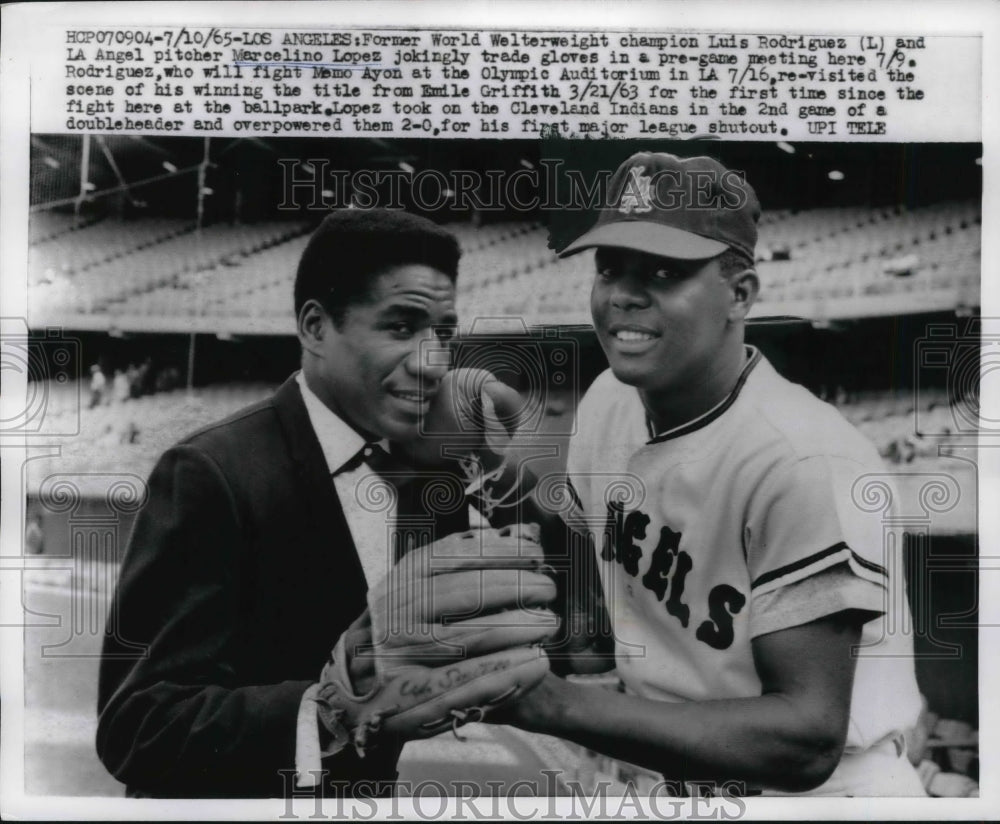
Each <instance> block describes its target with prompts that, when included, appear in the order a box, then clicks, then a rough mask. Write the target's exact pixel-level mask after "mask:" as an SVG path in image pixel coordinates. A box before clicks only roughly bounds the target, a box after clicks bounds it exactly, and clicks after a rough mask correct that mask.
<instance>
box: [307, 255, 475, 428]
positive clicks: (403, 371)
mask: <svg viewBox="0 0 1000 824" xmlns="http://www.w3.org/2000/svg"><path fill="white" fill-rule="evenodd" d="M456 323H457V316H456V314H455V285H454V283H453V282H452V281H451V279H450V278H449V277H448V276H447V275H446V274H444V273H443V272H440V271H438V270H437V269H434V268H431V267H429V266H424V265H420V264H407V265H402V266H392V267H389V268H387V269H384V270H383V271H382V272H380V273H379V274H377V275H375V276H373V278H372V280H371V283H370V286H369V290H368V294H367V295H366V296H365V297H363V298H362V299H361V300H360V301H358V302H355V303H352V304H351V305H349V306H348V307H347V309H346V312H345V313H344V316H343V318H342V319H341V321H340V323H339V324H336V323H334V321H333V318H331V316H330V315H329V313H328V312H327V311H326V310H325V309H324V308H323V307H322V306H321V305H320V303H319V302H318V301H315V300H311V301H308V302H307V303H306V304H305V305H304V306H303V307H302V310H301V312H300V313H299V339H300V341H301V342H302V347H303V353H304V354H303V363H302V368H303V371H304V374H305V378H306V381H307V383H308V385H309V387H310V389H312V391H313V392H315V393H316V395H317V396H318V397H319V398H320V400H322V401H323V402H324V403H325V404H326V405H327V406H328V407H330V409H332V410H333V411H334V412H336V413H337V414H338V415H339V416H340V417H341V418H343V419H344V420H345V421H346V422H347V423H348V424H350V425H351V426H352V427H354V428H355V429H357V430H358V431H360V432H362V433H363V434H365V435H368V436H373V437H374V438H388V439H390V440H393V441H398V442H402V443H405V442H407V441H409V440H412V439H413V438H416V437H417V436H418V434H419V427H420V418H421V416H422V415H423V414H424V413H425V412H426V411H427V409H428V408H429V406H430V402H431V399H432V398H433V397H434V395H435V394H436V393H437V391H438V388H439V387H440V383H441V378H442V377H444V375H445V373H446V372H447V371H448V365H447V363H448V358H447V352H446V350H447V341H448V339H449V338H450V337H451V336H452V335H453V332H454V326H455V324H456Z"/></svg>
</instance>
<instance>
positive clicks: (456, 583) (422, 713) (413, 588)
mask: <svg viewBox="0 0 1000 824" xmlns="http://www.w3.org/2000/svg"><path fill="white" fill-rule="evenodd" d="M542 567H543V559H542V550H541V547H539V546H538V545H537V544H536V543H535V542H533V541H532V540H530V539H529V538H528V537H526V536H525V534H524V530H522V529H516V530H514V529H505V530H500V531H496V530H473V531H470V532H467V533H463V534H462V535H455V536H450V537H448V538H444V539H442V540H440V541H437V542H435V543H433V544H430V545H428V546H425V547H422V548H421V549H419V550H416V551H415V552H412V553H411V554H409V555H407V556H406V557H405V558H403V559H402V560H401V561H400V562H399V563H398V564H396V566H395V567H393V568H392V569H391V570H390V571H389V573H388V574H387V575H386V577H385V579H384V580H383V581H382V582H380V583H379V584H378V585H376V586H375V587H374V588H373V589H372V590H371V591H370V592H369V597H368V603H369V606H368V611H367V615H368V618H367V619H366V618H365V616H362V617H361V618H359V620H358V621H355V623H354V624H352V626H351V627H350V628H349V629H348V630H347V631H346V632H345V633H344V634H343V635H342V636H341V638H340V640H339V641H338V643H337V646H336V648H335V650H334V653H333V656H332V660H331V662H330V663H329V664H328V665H327V666H326V667H325V668H324V670H323V673H322V675H321V678H320V695H319V699H318V702H319V717H320V720H321V721H322V722H323V724H324V726H326V728H327V729H328V730H329V732H330V733H331V734H332V735H333V736H334V740H335V742H339V744H340V745H344V744H346V743H347V742H348V740H349V739H353V741H354V744H355V746H356V747H357V748H358V749H359V751H361V752H363V750H364V748H365V746H366V745H368V743H369V739H370V738H373V737H376V736H377V735H378V734H388V735H392V736H398V737H400V738H402V739H403V740H408V739H413V738H425V737H427V736H430V735H436V734H437V733H439V732H441V731H442V730H444V729H448V728H449V727H457V726H458V725H460V724H463V723H465V722H466V721H470V720H477V721H478V720H483V719H484V717H485V715H486V713H487V712H488V711H490V710H492V709H494V708H495V707H498V706H501V705H504V704H506V703H508V702H510V701H513V700H515V699H517V698H519V697H520V696H522V695H523V694H524V693H526V692H527V691H529V690H531V689H532V688H533V687H535V686H536V685H537V684H538V683H539V681H541V679H542V678H543V676H544V675H545V674H546V673H547V672H548V670H549V665H548V659H547V658H546V656H545V653H544V652H543V651H542V650H541V649H540V648H539V647H538V646H537V645H539V644H541V643H543V642H544V641H546V640H549V639H550V638H551V637H553V635H554V634H555V633H556V631H557V630H558V626H559V624H558V620H557V618H556V616H555V615H554V614H553V613H552V612H550V611H549V610H547V609H546V608H545V607H547V605H549V604H550V603H551V602H552V600H553V599H554V598H555V596H556V588H555V585H554V584H553V582H552V581H551V579H550V578H548V577H547V576H546V575H545V574H543V573H542V572H540V571H539V570H540V569H541V568H542ZM366 632H367V633H370V636H369V637H368V638H366V637H365V636H366ZM359 640H360V641H361V643H359Z"/></svg>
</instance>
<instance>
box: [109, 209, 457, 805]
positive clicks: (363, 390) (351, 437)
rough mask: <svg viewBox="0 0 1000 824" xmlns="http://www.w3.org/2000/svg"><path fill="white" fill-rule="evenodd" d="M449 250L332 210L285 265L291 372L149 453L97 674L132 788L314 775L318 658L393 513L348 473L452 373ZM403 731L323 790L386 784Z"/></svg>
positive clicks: (116, 766)
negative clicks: (293, 325)
mask: <svg viewBox="0 0 1000 824" xmlns="http://www.w3.org/2000/svg"><path fill="white" fill-rule="evenodd" d="M459 255H460V251H459V247H458V243H457V241H456V239H455V238H454V237H453V236H452V235H451V234H450V233H448V232H446V231H444V230H443V229H441V228H439V227H437V226H435V225H434V224H433V223H431V222H430V221H427V220H424V219H422V218H418V217H416V216H413V215H407V214H405V213H401V212H388V211H383V210H372V211H368V212H361V211H353V210H352V211H342V212H337V213H333V214H332V215H330V216H328V217H327V218H326V220H325V221H324V222H323V224H321V226H320V228H319V229H318V230H317V232H316V233H315V234H314V235H313V237H312V239H311V240H310V242H309V244H308V246H307V248H306V250H305V252H304V253H303V256H302V259H301V261H300V264H299V268H298V273H297V276H296V283H295V310H296V315H297V319H298V336H299V339H300V342H301V344H302V370H301V372H300V373H298V374H297V375H295V376H293V377H292V378H290V379H289V380H288V381H287V382H286V383H285V384H284V385H283V386H282V387H281V388H279V389H278V390H277V392H276V393H275V394H274V396H273V397H271V398H269V399H267V400H265V401H262V402H260V403H257V404H255V405H253V406H251V407H249V408H247V409H245V410H243V411H241V412H238V413H237V414H235V415H233V416H231V417H230V418H228V419H226V420H224V421H222V422H220V423H217V424H214V425H212V426H209V427H207V428H205V429H203V430H201V431H200V432H198V433H196V434H194V435H192V436H190V437H189V438H187V439H186V440H184V441H183V442H181V443H180V444H178V445H177V446H175V447H173V448H172V449H170V450H168V451H167V452H166V453H165V454H164V455H163V456H162V458H161V459H160V461H159V462H158V464H157V465H156V467H155V469H154V470H153V473H152V475H151V477H150V480H149V498H148V503H147V505H146V506H145V508H144V509H143V510H142V512H141V513H140V515H139V517H138V518H137V521H136V524H135V528H134V530H133V534H132V536H131V539H130V544H129V547H128V550H127V553H126V556H125V560H124V562H123V566H122V570H121V577H120V581H119V586H118V591H117V594H116V598H115V601H114V604H113V610H114V611H115V613H116V614H115V615H114V616H113V617H114V620H109V622H108V627H109V629H108V631H107V632H106V635H105V641H104V650H103V659H102V663H101V672H100V687H99V699H98V702H99V707H98V708H99V712H100V720H99V726H98V733H97V750H98V754H99V755H100V757H101V760H102V761H103V763H104V764H105V766H106V767H107V768H108V770H109V771H110V772H111V773H112V774H113V775H114V776H115V777H117V778H118V779H119V780H121V781H123V782H124V783H125V784H126V785H127V790H128V794H129V795H133V796H158V797H201V798H204V797H275V796H279V797H280V796H288V795H291V794H295V795H298V794H300V793H301V792H302V789H301V785H302V784H303V783H308V782H302V780H301V779H302V774H301V772H297V767H298V769H299V770H301V769H302V764H301V762H302V761H303V759H305V760H306V761H309V760H310V758H312V759H313V760H314V761H315V759H316V756H317V755H318V753H319V752H320V750H321V749H322V747H321V745H320V744H317V743H316V741H314V740H312V739H317V738H318V737H319V736H320V735H321V734H322V732H323V731H322V729H320V730H319V732H317V726H318V725H317V720H316V718H317V717H316V711H315V708H314V706H313V704H312V703H310V702H311V699H312V698H314V697H315V694H316V683H317V680H318V679H319V676H320V672H321V670H323V668H324V663H325V662H327V660H328V659H329V657H330V655H331V649H332V648H333V647H334V644H335V642H336V641H337V640H338V638H340V637H341V636H342V635H345V633H346V635H345V637H347V636H351V633H354V634H355V635H356V634H357V633H358V632H361V630H359V629H358V626H359V623H358V620H357V619H358V618H359V616H360V615H362V614H363V613H364V611H365V609H366V593H367V592H368V589H369V587H370V586H373V585H374V583H375V582H376V581H377V580H379V579H380V578H382V577H383V576H384V575H385V572H386V569H387V567H388V566H390V565H391V564H392V560H391V558H390V557H389V556H388V553H387V547H388V542H387V527H386V524H387V522H388V519H387V515H386V512H384V511H379V510H378V508H377V507H374V506H369V505H366V504H365V503H364V501H363V500H361V499H362V498H363V496H362V495H361V494H360V493H359V492H358V490H359V487H358V482H359V477H360V476H359V473H363V472H369V473H370V469H368V468H366V467H365V466H364V462H365V461H366V460H367V459H368V458H370V457H371V454H372V450H373V449H377V447H378V445H379V444H380V443H381V444H382V445H387V443H388V442H392V443H396V444H404V445H405V444H406V443H412V442H414V441H415V440H416V439H417V438H418V437H419V432H420V421H421V418H422V416H423V415H424V414H425V413H426V412H427V410H428V407H429V405H430V402H431V400H432V399H433V397H434V395H435V393H436V392H437V391H438V390H439V388H440V386H441V381H442V379H443V378H444V376H445V373H446V371H447V368H448V367H447V365H446V364H447V361H446V358H444V357H434V355H435V354H438V355H440V354H443V351H442V352H438V351H437V350H444V349H445V348H446V347H447V339H448V337H449V336H450V334H451V330H452V329H453V328H454V326H455V324H456V320H457V319H456V315H455V309H454V299H455V278H456V273H457V265H458V259H459ZM430 514H431V515H432V516H433V517H434V519H435V520H434V525H433V526H432V527H431V528H430V529H431V537H432V538H434V537H438V536H440V535H446V534H448V533H450V532H453V531H454V530H456V529H463V528H467V527H468V507H467V506H457V507H451V508H450V509H449V511H448V512H446V513H444V515H442V514H441V513H440V512H439V513H430ZM113 628H118V629H117V630H115V629H113ZM351 637H354V636H351ZM137 648H142V649H144V650H145V651H144V653H142V654H140V655H138V656H137V655H136V653H135V650H136V649H137ZM345 648H347V649H351V648H352V645H351V644H347V645H346V647H345ZM364 666H365V665H364V664H362V663H359V662H358V661H356V660H354V659H352V660H351V661H350V663H349V671H350V674H351V678H352V679H354V678H357V679H359V680H360V681H361V682H365V679H366V678H367V679H370V676H371V673H370V672H366V671H365V669H364ZM369 666H370V665H369ZM324 672H325V670H324ZM402 743H403V742H402V741H400V740H395V739H393V740H387V741H384V742H382V743H381V746H379V747H377V748H375V749H372V750H369V751H368V753H367V755H366V757H364V758H359V755H358V754H357V753H356V752H355V750H354V749H353V748H351V747H345V748H341V749H340V750H339V751H338V752H336V753H335V754H334V755H332V756H329V757H327V758H325V759H324V760H323V761H322V767H323V769H324V770H325V771H326V778H327V781H328V783H327V785H326V786H325V787H324V786H323V785H322V782H321V784H320V786H319V787H317V789H316V791H317V792H323V791H325V792H327V793H331V792H335V793H339V794H345V793H350V792H352V791H353V789H354V788H356V787H357V785H358V782H359V781H362V780H364V781H366V782H380V783H377V784H374V783H370V784H367V785H366V786H367V788H366V790H365V792H366V793H367V794H379V793H385V792H386V791H387V788H389V787H391V781H392V780H393V779H394V778H395V775H396V762H397V760H398V756H399V753H400V750H401V748H402ZM328 751H329V750H328V749H322V752H324V753H325V752H328ZM303 753H305V755H303ZM310 753H311V755H310ZM329 782H333V785H332V786H331V785H330V783H329ZM373 787H374V789H373Z"/></svg>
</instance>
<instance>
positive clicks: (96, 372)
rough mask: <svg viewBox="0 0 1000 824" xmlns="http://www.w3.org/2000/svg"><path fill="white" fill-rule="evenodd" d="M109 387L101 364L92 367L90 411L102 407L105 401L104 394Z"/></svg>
mask: <svg viewBox="0 0 1000 824" xmlns="http://www.w3.org/2000/svg"><path fill="white" fill-rule="evenodd" d="M107 387H108V379H107V378H105V377H104V373H103V372H102V371H101V367H100V364H96V363H95V364H94V365H93V366H91V367H90V405H89V406H88V407H87V408H88V409H93V408H94V407H95V406H100V405H101V403H102V402H103V401H104V393H105V391H106V390H107Z"/></svg>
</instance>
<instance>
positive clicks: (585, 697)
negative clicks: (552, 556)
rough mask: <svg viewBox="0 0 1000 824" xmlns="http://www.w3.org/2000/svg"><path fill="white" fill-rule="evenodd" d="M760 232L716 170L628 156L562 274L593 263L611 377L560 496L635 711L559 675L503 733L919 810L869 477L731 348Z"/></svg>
mask: <svg viewBox="0 0 1000 824" xmlns="http://www.w3.org/2000/svg"><path fill="white" fill-rule="evenodd" d="M759 214H760V206H759V203H758V201H757V197H756V195H755V193H754V191H753V189H752V188H751V186H750V185H749V184H748V183H746V182H745V181H744V180H743V178H742V176H741V175H740V174H738V173H736V172H734V171H731V170H728V169H726V168H724V167H723V166H722V165H720V164H719V163H718V162H716V161H715V160H713V159H710V158H707V157H694V158H689V159H681V158H678V157H675V156H673V155H669V154H662V153H640V154H636V155H634V156H632V157H630V158H629V159H628V160H627V161H625V163H624V164H622V166H620V167H619V168H618V170H617V172H616V173H615V175H614V177H613V178H612V179H611V182H610V187H609V201H608V204H607V205H606V206H605V208H604V209H603V211H602V212H601V215H600V217H599V219H598V221H597V223H596V225H595V226H594V228H593V229H591V230H590V231H588V232H587V233H585V234H584V235H583V236H581V237H580V238H578V239H577V240H576V241H575V242H573V243H572V244H570V246H569V247H567V249H566V250H565V251H564V252H563V254H564V255H571V254H575V253H577V252H580V251H582V250H584V249H594V250H596V251H595V253H594V254H595V268H596V277H595V279H594V285H593V290H592V295H591V309H592V313H593V319H594V326H595V329H596V332H597V336H598V339H599V341H600V344H601V346H602V347H603V349H604V351H605V353H606V354H607V357H608V361H609V363H610V369H609V370H607V371H606V372H605V373H603V374H602V375H601V376H600V377H599V378H598V379H597V380H596V381H595V383H594V384H593V385H592V386H591V387H590V389H589V391H588V392H587V394H586V396H585V397H584V398H583V400H582V401H581V404H580V407H579V409H578V425H577V434H576V435H575V436H574V437H573V438H572V441H571V444H570V455H569V464H568V474H569V478H570V481H571V483H572V485H573V488H575V490H576V493H577V496H578V503H579V508H580V511H579V513H578V514H577V515H575V516H574V517H573V518H572V520H573V521H574V522H575V524H576V525H577V526H578V527H580V528H582V529H583V530H585V532H584V534H585V535H586V541H585V543H584V547H589V549H588V551H589V552H592V553H594V554H595V555H596V557H597V565H598V568H599V571H600V578H601V583H602V585H603V589H604V593H605V598H606V602H607V608H608V612H609V615H610V618H611V623H612V625H613V630H614V643H615V662H616V665H617V669H618V673H619V675H620V676H621V679H622V681H623V682H624V685H625V688H626V692H625V693H608V692H607V691H604V690H595V689H593V688H590V687H586V686H581V685H579V684H574V683H573V682H571V681H566V680H563V679H560V678H558V677H556V676H555V675H553V674H551V673H549V674H547V675H546V676H545V679H544V680H543V682H542V684H541V686H539V687H538V688H537V689H536V690H535V691H533V692H532V693H530V694H529V695H528V696H527V697H526V698H524V699H523V700H522V701H520V702H519V703H517V704H516V705H515V706H514V707H513V708H512V709H511V710H509V711H508V712H507V714H505V715H504V716H503V717H502V719H501V720H503V721H505V722H507V723H512V724H516V725H519V726H521V727H524V728H526V729H529V730H534V731H539V732H544V733H547V734H550V735H557V736H561V737H564V738H567V739H571V740H574V741H576V742H578V743H580V744H583V745H585V746H587V747H589V748H591V749H594V750H598V751H601V752H604V753H606V754H608V755H610V756H612V757H620V758H624V759H626V760H628V761H630V762H633V763H638V764H641V765H644V766H646V767H649V768H651V769H654V770H657V771H659V772H661V773H663V775H664V776H665V778H666V779H671V780H676V781H677V782H678V785H679V786H683V783H684V782H688V788H689V789H690V782H702V781H704V782H714V783H715V785H716V787H723V788H728V789H724V790H723V791H730V792H732V791H735V790H734V788H735V787H737V786H738V787H742V788H745V791H746V792H748V793H756V792H761V791H763V792H767V793H769V794H780V793H806V792H808V793H813V794H817V795H857V796H872V795H923V794H924V792H923V789H922V787H921V784H920V782H919V780H918V779H917V776H916V773H915V771H914V770H913V768H912V766H911V764H910V763H909V761H908V760H907V758H906V754H905V742H904V739H903V730H904V729H907V728H909V727H910V726H912V724H913V722H914V721H915V719H916V716H917V713H918V711H919V693H918V690H917V686H916V680H915V675H914V666H913V658H912V646H911V640H910V638H909V636H908V635H905V634H902V632H901V629H900V623H899V621H898V617H899V615H900V614H901V613H902V611H903V610H905V609H907V604H906V597H905V592H904V590H903V589H902V584H901V582H900V581H899V580H898V576H899V575H900V572H901V565H900V564H899V563H898V560H894V559H893V558H892V557H890V556H889V554H888V551H889V547H887V545H886V542H885V540H884V538H883V524H882V520H881V518H882V515H881V512H878V513H876V514H873V513H871V512H870V511H866V510H865V509H864V508H863V507H862V505H861V504H862V501H861V500H860V498H859V489H860V488H861V487H860V486H859V484H863V482H864V479H865V476H866V475H867V474H868V473H880V472H881V471H882V468H881V463H880V461H879V457H878V454H877V453H876V451H875V449H874V447H873V446H872V445H871V444H870V443H869V442H868V441H866V440H865V438H864V437H862V436H861V435H860V434H859V433H858V432H857V431H856V430H855V429H854V428H853V427H852V426H851V425H850V424H849V423H847V422H846V421H845V420H844V419H843V418H842V417H841V416H840V414H839V413H838V412H837V411H836V410H835V409H834V408H833V407H831V406H829V405H827V404H825V403H823V402H821V401H819V400H818V399H817V398H815V397H814V396H813V395H811V394H810V393H809V392H808V391H806V390H805V389H803V388H802V387H800V386H797V385H794V384H792V383H790V382H789V381H787V380H785V379H784V378H782V377H781V376H780V375H779V374H778V373H777V372H776V371H775V370H774V368H773V367H772V366H771V364H770V363H768V361H767V359H766V358H765V357H764V356H763V355H762V354H761V353H760V352H759V351H758V350H756V349H755V348H753V347H750V346H747V345H746V344H745V342H744V324H745V319H746V316H747V313H748V311H749V310H750V307H751V306H752V305H753V302H754V299H755V297H756V295H757V291H758V278H757V275H756V273H755V271H754V247H755V244H756V240H757V228H756V223H757V219H758V217H759ZM888 615H895V616H896V618H897V620H896V622H895V623H893V622H892V621H888V620H887V616H888ZM890 627H893V630H892V631H890ZM725 782H735V783H729V784H726V783H725Z"/></svg>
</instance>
